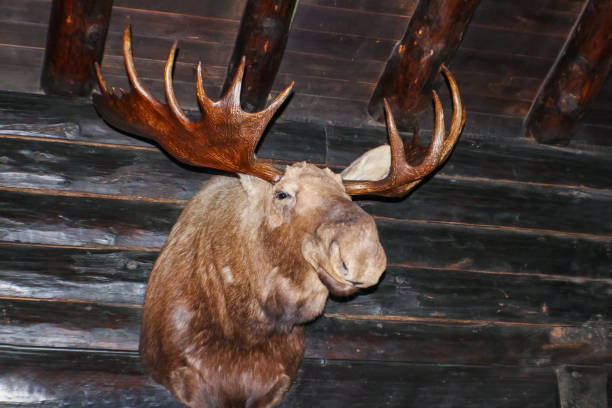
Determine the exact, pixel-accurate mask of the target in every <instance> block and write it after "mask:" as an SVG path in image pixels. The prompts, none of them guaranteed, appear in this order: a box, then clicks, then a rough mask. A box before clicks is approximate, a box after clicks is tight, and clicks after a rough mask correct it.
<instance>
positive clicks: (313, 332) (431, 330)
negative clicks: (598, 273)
mask: <svg viewBox="0 0 612 408" xmlns="http://www.w3.org/2000/svg"><path fill="white" fill-rule="evenodd" d="M407 301H409V300H407ZM329 303H330V305H328V310H330V311H331V312H332V314H329V315H326V316H325V317H321V318H319V319H317V320H316V321H315V322H313V323H312V324H309V325H308V327H307V330H306V333H307V348H306V356H307V357H308V358H325V359H328V358H330V359H345V360H360V359H367V360H381V361H405V362H430V363H448V364H452V363H455V364H456V363H462V364H538V365H540V366H544V365H552V364H562V363H572V362H581V363H605V362H609V361H610V358H611V356H610V354H609V352H607V347H608V346H609V339H607V330H608V326H609V322H608V321H606V320H602V319H599V320H597V319H596V318H595V319H593V320H591V321H588V322H586V323H584V324H583V325H571V324H563V325H555V324H551V325H545V324H537V325H534V324H529V323H523V322H518V323H516V324H508V323H504V322H499V321H487V320H453V319H444V318H432V319H429V320H428V319H420V318H418V317H414V316H408V317H405V318H403V319H402V317H401V316H397V315H395V316H371V315H358V316H352V315H346V314H334V313H333V311H334V309H338V308H343V309H344V310H345V311H348V310H349V309H350V308H349V307H348V306H347V305H344V306H342V305H341V304H338V303H335V302H333V301H330V302H329ZM334 305H337V306H336V307H334ZM0 307H2V310H3V312H2V313H3V318H4V319H5V321H9V323H8V324H4V325H2V326H0V340H2V342H3V343H4V344H7V343H8V344H13V345H21V346H35V347H56V348H57V347H61V348H89V349H104V350H125V351H136V350H137V348H138V337H139V333H140V316H141V311H142V310H141V307H140V305H135V304H134V305H130V304H119V303H115V304H109V303H96V302H90V301H76V300H68V299H66V300H53V301H46V300H42V299H26V298H7V297H2V298H0ZM92 316H95V318H92ZM41 325H44V327H45V330H44V332H41V331H40V327H41ZM68 333H70V335H67V334H68Z"/></svg>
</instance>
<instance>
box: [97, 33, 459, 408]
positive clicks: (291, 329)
mask: <svg viewBox="0 0 612 408" xmlns="http://www.w3.org/2000/svg"><path fill="white" fill-rule="evenodd" d="M123 40H124V44H123V48H124V57H125V63H126V67H127V72H128V76H129V79H130V83H131V86H132V90H131V91H130V92H129V93H127V94H120V95H117V94H115V93H113V92H110V93H109V92H108V90H107V88H106V85H105V83H104V81H103V79H102V76H101V74H100V68H99V67H98V66H96V70H97V75H98V81H99V84H100V89H101V91H102V94H101V95H100V94H97V95H94V103H95V105H96V108H97V109H98V111H99V112H100V114H101V115H102V117H104V119H106V120H107V121H109V122H110V123H111V124H113V125H114V126H116V127H118V128H120V129H123V130H125V131H127V132H131V133H135V134H137V135H140V136H144V137H148V138H151V139H153V140H155V141H157V142H158V143H159V144H160V145H161V146H162V147H163V148H164V149H165V150H166V151H167V152H168V153H170V154H171V155H172V156H174V157H175V158H177V159H179V160H181V161H183V162H186V163H189V164H192V165H198V166H205V167H211V168H215V169H221V170H226V171H231V172H237V173H239V177H228V176H218V177H214V178H213V179H211V180H210V181H209V182H208V183H206V184H205V185H204V187H203V188H202V190H201V191H200V192H199V193H198V194H197V195H196V196H195V197H194V198H193V199H192V200H191V201H190V202H189V204H188V205H187V207H186V208H185V210H184V211H183V213H182V215H181V216H180V218H179V219H178V221H177V223H176V224H175V225H174V227H173V229H172V231H171V233H170V235H169V237H168V240H167V242H166V244H165V246H164V248H163V249H162V251H161V254H160V255H159V258H158V259H157V262H156V263H155V266H154V268H153V272H152V273H151V277H150V279H149V283H148V286H147V293H146V298H145V303H144V312H143V323H142V333H141V339H140V352H141V356H142V361H143V363H144V365H145V366H146V367H147V368H148V370H149V371H150V373H151V375H152V376H153V378H154V379H155V380H156V381H158V382H160V383H161V384H163V385H164V386H166V387H167V388H169V389H170V390H171V391H172V392H173V393H174V395H176V397H177V398H178V399H179V400H181V401H182V402H183V403H184V404H186V405H188V406H190V407H243V406H244V407H272V406H274V405H276V404H278V403H279V402H280V400H281V398H282V396H283V394H284V393H285V391H286V390H287V389H288V388H289V386H290V384H291V379H292V378H293V377H294V376H295V374H296V372H297V369H298V366H299V364H300V362H301V359H302V356H303V351H304V334H303V327H302V326H301V325H302V324H303V323H306V322H308V321H310V320H312V319H314V318H316V317H317V316H319V315H320V314H321V313H322V311H323V307H324V306H325V302H326V300H327V297H328V295H329V294H330V293H331V294H334V295H338V296H345V295H349V294H353V293H355V292H357V291H358V290H359V289H360V288H365V287H368V286H372V285H375V284H376V283H377V282H378V280H379V278H380V276H381V274H382V273H383V271H384V270H385V268H386V257H385V253H384V250H383V248H382V246H381V245H380V242H379V240H378V232H377V230H376V226H375V224H374V221H373V219H372V217H370V216H369V215H368V214H367V213H366V212H365V211H363V210H362V209H361V208H360V207H359V206H357V205H356V204H355V203H353V202H352V201H351V197H350V196H351V195H357V194H375V195H383V196H400V195H404V194H406V193H407V192H408V191H409V190H410V189H412V188H413V187H414V186H415V185H416V184H417V183H419V181H421V180H422V179H423V178H424V177H425V176H427V175H428V174H430V173H431V172H432V171H433V170H434V169H435V168H436V167H437V166H439V165H440V164H441V163H442V162H444V160H446V159H447V157H448V156H449V154H450V152H451V150H452V148H453V146H454V144H455V143H456V141H457V138H458V136H459V133H460V132H461V128H462V125H463V120H464V116H463V115H464V114H463V109H462V107H461V101H460V98H459V93H458V89H457V85H456V83H455V80H454V79H453V77H452V76H451V75H450V73H449V72H448V71H447V70H446V69H443V71H444V72H445V74H446V77H447V78H448V81H449V83H450V87H451V90H452V95H453V104H454V113H453V120H452V125H451V129H450V132H449V136H448V137H447V138H446V139H445V138H444V118H443V113H442V108H441V105H440V101H439V100H438V96H437V95H436V93H435V92H434V93H433V98H434V103H435V113H436V125H435V130H434V135H433V141H432V142H431V144H430V146H429V149H427V152H426V153H424V154H421V157H418V158H415V157H412V156H414V154H413V153H414V152H424V150H425V149H420V148H419V146H418V143H413V144H412V145H411V146H410V151H408V152H405V151H404V145H403V143H402V140H401V138H400V136H399V133H398V131H397V129H396V127H395V124H394V121H393V116H392V115H391V112H390V110H389V107H388V105H387V104H386V103H385V109H386V117H387V129H388V132H389V138H390V148H389V146H383V147H379V148H377V149H373V150H371V151H370V152H368V153H366V154H365V155H363V156H362V157H361V158H359V159H358V160H357V161H355V162H354V163H353V164H352V165H351V166H350V167H349V168H348V169H347V170H346V171H345V172H344V173H343V175H338V174H334V173H333V172H332V171H330V170H329V169H319V168H317V167H315V166H314V165H312V164H308V163H297V164H293V165H291V166H287V167H286V169H285V170H284V171H283V170H281V169H279V168H277V167H276V166H275V165H274V164H273V163H272V162H270V161H266V160H261V159H258V158H256V157H255V153H254V151H255V148H256V145H257V143H258V141H259V138H260V137H261V135H262V133H263V132H264V130H265V128H266V126H267V125H268V122H269V121H270V119H271V118H272V116H273V115H274V113H275V112H276V110H277V109H278V108H279V107H280V106H281V104H282V103H283V101H284V100H285V98H287V96H288V95H289V92H290V91H291V87H292V85H293V84H292V85H291V86H289V87H288V88H287V89H285V90H284V91H283V92H282V93H281V94H280V95H279V96H278V97H277V98H276V99H275V100H274V101H273V102H272V103H271V104H270V106H268V107H267V108H266V109H265V110H263V111H261V112H258V113H247V112H244V111H242V109H241V108H240V89H241V81H242V76H243V71H244V60H243V61H242V64H241V65H240V68H239V69H238V71H237V73H236V76H235V78H234V80H233V83H232V86H231V88H230V89H229V90H228V91H227V93H226V94H225V95H224V96H223V97H222V98H221V99H220V100H219V101H217V102H213V101H211V100H210V99H209V98H208V97H207V96H206V93H205V92H204V88H203V85H202V68H201V64H200V65H198V76H197V95H198V101H199V103H200V105H201V108H202V111H203V114H202V118H201V119H200V120H199V121H197V122H194V121H192V120H190V119H189V118H188V117H187V116H186V115H185V114H184V112H183V111H182V110H181V108H180V107H179V106H178V103H177V101H176V98H175V95H174V91H173V88H172V79H171V73H172V66H173V62H174V54H175V51H176V43H175V44H174V46H173V47H172V50H171V51H170V56H169V57H168V61H167V63H166V68H165V90H166V99H167V102H168V103H167V104H161V103H160V102H158V101H157V100H155V99H154V98H153V97H152V96H151V94H150V93H149V92H148V91H147V90H146V88H145V87H144V86H143V84H142V83H141V82H140V80H139V79H138V76H137V75H136V71H135V68H134V62H133V58H132V53H131V40H130V31H129V27H127V28H126V30H125V33H124V39H123ZM415 139H416V138H415ZM422 156H424V157H422ZM407 157H408V159H407ZM409 161H411V162H413V164H412V165H411V164H409ZM414 161H416V162H417V163H418V164H414ZM368 173H369V174H368ZM349 179H350V180H349ZM368 180H369V181H368Z"/></svg>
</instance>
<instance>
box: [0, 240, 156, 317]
mask: <svg viewBox="0 0 612 408" xmlns="http://www.w3.org/2000/svg"><path fill="white" fill-rule="evenodd" d="M0 254H1V256H0V282H2V284H0V296H5V297H16V296H17V297H26V298H33V299H36V298H39V299H53V298H57V299H62V298H66V299H73V301H74V302H78V301H79V300H83V301H95V302H102V303H107V304H110V303H112V302H116V303H123V304H125V303H131V304H141V303H142V301H143V297H144V288H145V285H146V283H147V279H148V277H149V273H150V272H151V269H152V268H153V264H154V262H155V259H156V258H157V254H158V252H157V250H126V249H120V248H104V247H91V248H77V247H62V246H59V247H58V246H45V245H28V244H10V243H6V242H3V243H0ZM41 307H42V308H45V305H44V304H41Z"/></svg>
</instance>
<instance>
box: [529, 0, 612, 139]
mask: <svg viewBox="0 0 612 408" xmlns="http://www.w3.org/2000/svg"><path fill="white" fill-rule="evenodd" d="M611 67H612V2H611V1H610V0H587V1H586V3H585V6H584V8H583V9H582V12H581V14H580V16H579V17H578V21H577V22H576V24H575V25H574V27H573V29H572V31H571V32H570V34H569V36H568V38H567V41H566V43H565V45H564V47H563V48H562V50H561V52H560V53H559V56H558V57H557V60H556V61H555V63H554V64H553V66H552V67H551V69H550V71H549V72H548V75H547V76H546V79H545V80H544V82H543V83H542V86H541V87H540V90H539V92H538V94H537V96H536V97H535V98H534V100H533V103H532V105H531V108H530V109H529V113H528V114H527V117H526V118H525V122H524V129H525V135H526V136H528V137H532V138H534V139H536V140H537V141H538V142H540V143H546V144H558V145H566V144H568V143H569V141H570V139H571V136H572V134H573V132H574V130H575V129H576V127H577V125H578V123H579V122H580V119H582V117H583V115H584V113H585V112H586V110H587V109H588V107H589V105H590V103H591V102H592V101H593V100H594V99H595V97H596V96H597V93H598V92H599V90H600V89H601V87H602V85H603V83H604V81H605V80H606V78H607V76H608V73H609V72H610V68H611Z"/></svg>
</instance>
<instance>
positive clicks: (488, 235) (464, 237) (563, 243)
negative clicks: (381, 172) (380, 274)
mask: <svg viewBox="0 0 612 408" xmlns="http://www.w3.org/2000/svg"><path fill="white" fill-rule="evenodd" d="M377 225H378V230H379V233H380V235H381V239H382V243H383V246H384V247H385V250H386V251H387V255H388V259H389V261H390V262H391V263H393V264H407V265H411V266H421V265H422V266H425V265H426V266H431V267H436V268H460V269H468V270H475V271H485V272H486V271H495V272H515V273H535V274H551V275H570V276H584V275H589V276H602V277H608V276H609V274H610V267H609V265H610V264H611V263H612V251H611V246H612V241H611V240H610V238H609V236H604V237H597V236H595V237H583V236H580V235H572V234H564V233H556V234H555V233H547V232H546V231H538V230H531V231H530V230H516V229H514V228H495V227H491V228H487V227H479V226H475V225H469V224H447V223H435V222H419V221H402V222H397V221H392V220H377ZM407 237H415V238H414V239H408V238H407ZM585 265H589V266H588V267H587V268H585Z"/></svg>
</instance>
